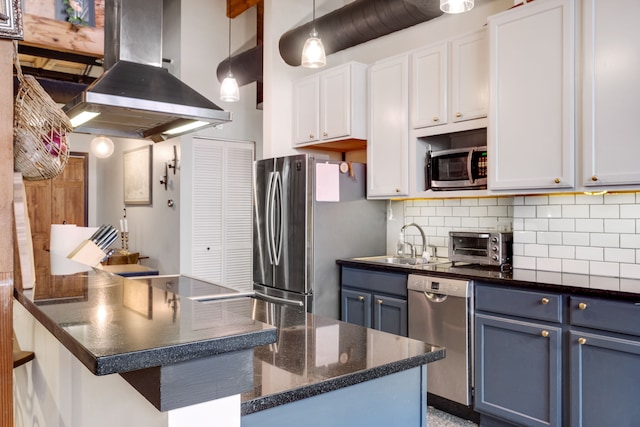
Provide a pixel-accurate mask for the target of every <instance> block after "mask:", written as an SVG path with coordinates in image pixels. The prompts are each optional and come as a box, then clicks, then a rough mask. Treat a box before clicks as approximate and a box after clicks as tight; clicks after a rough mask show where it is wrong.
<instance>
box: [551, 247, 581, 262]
mask: <svg viewBox="0 0 640 427" xmlns="http://www.w3.org/2000/svg"><path fill="white" fill-rule="evenodd" d="M549 257H550V258H563V259H575V257H576V247H575V246H565V245H553V246H549Z"/></svg>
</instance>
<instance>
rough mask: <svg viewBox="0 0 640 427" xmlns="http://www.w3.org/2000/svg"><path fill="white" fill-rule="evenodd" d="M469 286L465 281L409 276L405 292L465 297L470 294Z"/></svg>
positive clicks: (416, 275) (417, 275)
mask: <svg viewBox="0 0 640 427" xmlns="http://www.w3.org/2000/svg"><path fill="white" fill-rule="evenodd" d="M470 284H471V282H469V281H467V280H455V279H444V278H441V277H430V276H422V275H419V274H410V275H409V278H408V280H407V290H409V291H418V292H430V293H434V294H441V295H451V296H457V297H467V296H469V293H470V292H471V286H470Z"/></svg>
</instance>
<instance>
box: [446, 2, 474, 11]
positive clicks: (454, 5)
mask: <svg viewBox="0 0 640 427" xmlns="http://www.w3.org/2000/svg"><path fill="white" fill-rule="evenodd" d="M473 2H474V0H440V10H441V11H443V12H444V13H462V12H468V11H470V10H471V9H473Z"/></svg>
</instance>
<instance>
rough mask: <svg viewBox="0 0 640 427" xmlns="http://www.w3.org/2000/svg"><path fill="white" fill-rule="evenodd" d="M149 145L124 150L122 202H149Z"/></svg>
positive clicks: (130, 203) (135, 203)
mask: <svg viewBox="0 0 640 427" xmlns="http://www.w3.org/2000/svg"><path fill="white" fill-rule="evenodd" d="M152 156H153V154H152V150H151V145H146V146H144V147H140V148H136V149H133V150H129V151H125V152H124V155H123V159H124V204H125V205H150V204H151V167H152V166H151V165H152V164H153V157H152Z"/></svg>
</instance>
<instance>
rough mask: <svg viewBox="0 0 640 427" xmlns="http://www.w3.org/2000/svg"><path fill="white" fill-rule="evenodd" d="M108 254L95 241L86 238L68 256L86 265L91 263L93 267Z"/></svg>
mask: <svg viewBox="0 0 640 427" xmlns="http://www.w3.org/2000/svg"><path fill="white" fill-rule="evenodd" d="M106 256H107V254H106V253H104V252H103V251H102V249H100V248H99V247H98V246H97V245H96V244H95V243H93V242H92V241H90V240H84V241H83V242H82V243H80V244H79V245H78V247H77V248H75V249H74V250H73V251H71V253H70V254H69V255H67V258H69V259H71V260H73V261H76V262H79V263H82V264H85V265H90V266H91V267H96V266H97V265H99V264H100V261H102V260H103V259H104V257H106Z"/></svg>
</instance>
